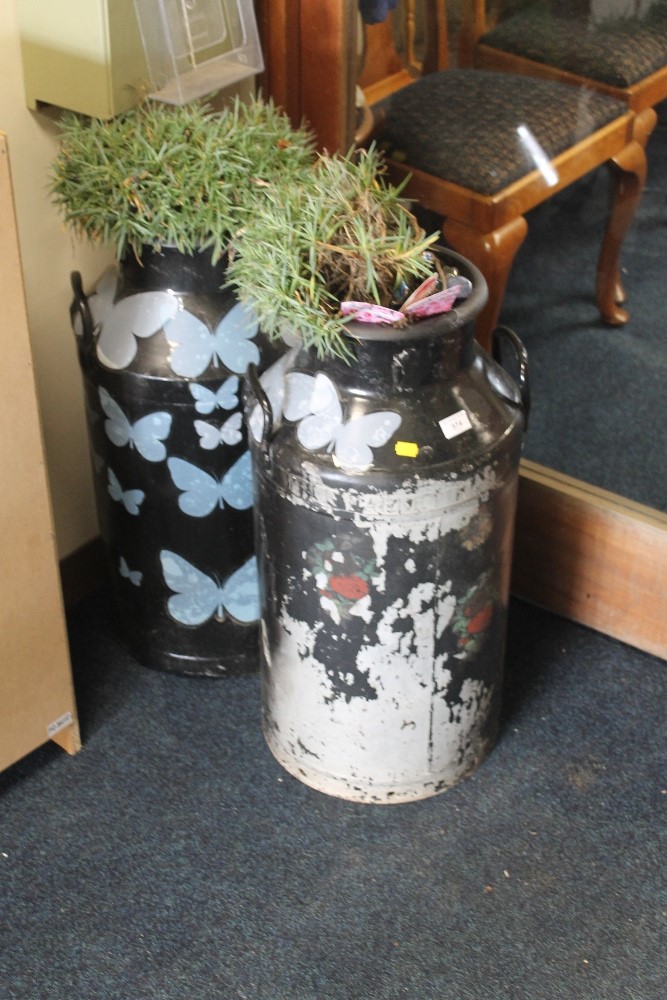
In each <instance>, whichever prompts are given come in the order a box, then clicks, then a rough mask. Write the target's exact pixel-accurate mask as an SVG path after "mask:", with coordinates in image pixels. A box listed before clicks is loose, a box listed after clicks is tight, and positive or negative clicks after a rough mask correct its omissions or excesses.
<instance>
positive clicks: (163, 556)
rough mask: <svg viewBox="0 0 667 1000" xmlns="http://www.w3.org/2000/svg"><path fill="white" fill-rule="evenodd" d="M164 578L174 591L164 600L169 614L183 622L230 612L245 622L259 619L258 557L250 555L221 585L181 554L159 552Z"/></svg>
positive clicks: (201, 620) (200, 622)
mask: <svg viewBox="0 0 667 1000" xmlns="http://www.w3.org/2000/svg"><path fill="white" fill-rule="evenodd" d="M160 562H161V563H162V573H163V575H164V581H165V583H166V584H167V586H168V587H169V589H170V590H173V591H174V595H173V596H172V597H170V598H169V599H168V601H167V610H168V611H169V614H170V615H171V617H172V618H173V619H174V620H175V621H177V622H181V624H183V625H203V623H204V622H207V621H208V620H209V619H210V618H213V617H214V616H215V618H216V620H217V621H224V619H225V618H226V617H227V615H229V616H230V617H231V618H233V619H235V620H236V621H238V622H241V623H242V624H244V625H248V624H250V623H251V622H256V621H257V620H258V619H259V580H258V575H257V560H256V559H255V557H254V556H252V557H251V558H250V559H248V561H247V562H246V563H244V564H243V566H241V568H240V569H237V570H236V571H235V572H234V573H232V575H231V576H230V577H229V578H228V579H227V580H226V582H225V583H224V585H223V586H220V585H219V584H218V583H217V581H216V580H214V579H213V578H212V577H210V576H208V575H207V574H206V573H203V572H202V571H201V570H200V569H197V568H196V566H193V565H192V563H189V562H188V561H187V560H186V559H184V558H183V557H182V556H179V555H177V554H176V553H175V552H170V551H169V550H168V549H163V550H162V551H161V552H160Z"/></svg>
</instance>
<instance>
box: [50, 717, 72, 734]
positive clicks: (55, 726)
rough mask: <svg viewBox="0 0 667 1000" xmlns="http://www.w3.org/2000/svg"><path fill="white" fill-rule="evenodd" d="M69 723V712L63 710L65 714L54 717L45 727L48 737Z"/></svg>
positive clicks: (70, 719) (70, 721) (70, 722)
mask: <svg viewBox="0 0 667 1000" xmlns="http://www.w3.org/2000/svg"><path fill="white" fill-rule="evenodd" d="M71 724H72V713H71V712H65V714H64V715H61V716H60V718H59V719H54V720H53V722H49V724H48V726H47V727H46V732H47V734H48V736H49V739H51V738H52V737H53V736H55V735H56V733H59V732H60V730H61V729H64V728H65V726H70V725H71Z"/></svg>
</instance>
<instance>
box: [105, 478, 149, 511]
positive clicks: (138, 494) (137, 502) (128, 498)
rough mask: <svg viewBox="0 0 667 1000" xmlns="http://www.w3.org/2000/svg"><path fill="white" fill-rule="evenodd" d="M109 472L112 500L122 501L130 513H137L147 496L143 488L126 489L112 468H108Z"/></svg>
mask: <svg viewBox="0 0 667 1000" xmlns="http://www.w3.org/2000/svg"><path fill="white" fill-rule="evenodd" d="M107 472H108V474H109V496H110V497H111V499H112V500H117V501H118V503H122V505H123V507H124V508H125V510H126V511H127V512H128V514H134V515H137V514H138V513H139V508H140V507H141V505H142V503H143V502H144V500H145V498H146V494H145V493H144V491H143V490H124V489H123V487H122V486H121V485H120V483H119V482H118V476H117V475H116V473H115V472H114V471H113V470H112V469H107Z"/></svg>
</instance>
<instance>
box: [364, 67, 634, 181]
mask: <svg viewBox="0 0 667 1000" xmlns="http://www.w3.org/2000/svg"><path fill="white" fill-rule="evenodd" d="M625 110H626V109H625V105H624V103H623V102H622V101H619V100H617V99H615V98H611V97H607V96H605V95H602V94H598V93H594V92H591V91H581V90H579V89H578V88H576V87H571V86H568V85H567V84H561V83H552V82H550V81H546V80H531V82H530V85H529V86H527V85H526V81H525V79H523V78H522V77H517V76H512V75H509V74H501V73H490V72H486V71H484V70H469V69H464V70H456V69H452V70H448V71H446V72H443V73H433V74H430V75H428V76H424V77H421V79H419V80H416V81H415V82H414V83H412V84H410V86H408V87H404V88H403V89H402V90H399V91H397V92H396V93H394V94H392V95H391V97H389V98H388V99H387V100H386V101H385V102H383V107H382V111H383V116H384V117H383V122H382V133H381V135H382V145H383V148H384V149H385V150H386V152H387V154H388V155H389V156H390V157H391V158H392V159H394V160H398V161H402V162H407V163H408V164H409V165H410V166H411V167H413V168H416V169H418V170H423V171H425V172H427V173H429V174H431V175H433V176H436V177H441V178H443V179H445V180H448V181H451V182H452V183H454V184H459V185H461V186H462V187H465V188H469V189H470V190H472V191H476V192H478V193H479V194H482V195H493V194H495V193H496V192H498V191H501V190H502V189H503V188H506V187H507V186H508V185H509V184H511V183H513V182H514V181H516V180H519V179H520V178H521V177H524V176H525V175H526V174H528V173H529V172H530V171H532V170H535V167H536V164H535V162H534V160H533V159H532V158H531V156H530V154H529V152H528V150H527V148H526V146H525V145H524V144H523V143H522V142H521V140H520V137H519V135H518V133H517V125H519V124H521V125H525V126H526V128H527V129H528V130H529V131H530V132H531V133H532V135H533V137H534V138H535V139H536V140H537V142H538V143H539V145H540V146H541V147H542V149H543V150H544V152H545V153H546V155H547V157H548V158H549V159H553V158H554V157H556V156H558V154H559V153H562V152H564V151H565V150H567V149H569V148H570V147H572V146H574V145H575V144H576V143H578V142H580V141H581V140H583V139H585V138H586V137H587V136H589V135H590V134H591V133H592V132H594V131H596V130H597V129H599V128H602V126H603V125H606V124H607V123H608V122H611V121H613V120H614V119H616V118H618V116H619V115H622V114H623V113H624V111H625Z"/></svg>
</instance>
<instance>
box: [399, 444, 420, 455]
mask: <svg viewBox="0 0 667 1000" xmlns="http://www.w3.org/2000/svg"><path fill="white" fill-rule="evenodd" d="M395 450H396V454H397V455H401V456H402V457H403V458H416V457H417V455H418V454H419V445H418V444H415V443H414V441H397V442H396V446H395Z"/></svg>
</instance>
